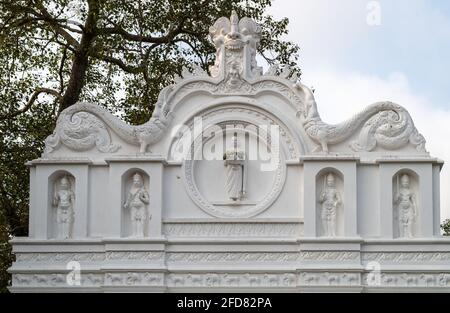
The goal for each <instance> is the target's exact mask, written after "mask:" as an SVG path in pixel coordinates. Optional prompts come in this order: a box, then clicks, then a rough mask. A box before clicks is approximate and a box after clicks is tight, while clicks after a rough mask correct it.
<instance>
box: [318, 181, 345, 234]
mask: <svg viewBox="0 0 450 313" xmlns="http://www.w3.org/2000/svg"><path fill="white" fill-rule="evenodd" d="M319 203H321V204H322V212H321V218H322V227H323V234H324V236H325V237H336V216H337V209H338V206H339V205H340V204H341V203H342V199H341V195H340V193H339V191H338V190H337V188H336V182H335V178H334V175H333V174H332V173H329V174H328V175H327V176H326V178H325V181H324V188H323V190H322V193H321V194H320V197H319Z"/></svg>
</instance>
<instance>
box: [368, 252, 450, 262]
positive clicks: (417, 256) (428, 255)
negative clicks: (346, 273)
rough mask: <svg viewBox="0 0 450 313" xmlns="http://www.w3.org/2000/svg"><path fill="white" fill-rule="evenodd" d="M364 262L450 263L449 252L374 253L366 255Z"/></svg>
mask: <svg viewBox="0 0 450 313" xmlns="http://www.w3.org/2000/svg"><path fill="white" fill-rule="evenodd" d="M362 260H363V262H370V261H377V262H387V263H421V262H425V263H431V262H433V263H437V262H444V263H445V262H450V253H449V252H420V253H418V252H373V253H367V252H366V253H364V254H363V256H362Z"/></svg>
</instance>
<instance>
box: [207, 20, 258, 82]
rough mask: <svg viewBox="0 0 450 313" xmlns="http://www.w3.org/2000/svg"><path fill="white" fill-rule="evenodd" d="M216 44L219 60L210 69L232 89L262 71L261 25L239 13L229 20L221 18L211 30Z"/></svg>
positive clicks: (210, 32)
mask: <svg viewBox="0 0 450 313" xmlns="http://www.w3.org/2000/svg"><path fill="white" fill-rule="evenodd" d="M209 34H210V36H211V40H212V42H213V44H214V46H215V47H216V61H215V63H214V65H213V66H212V67H211V68H210V72H211V75H212V76H213V77H218V76H222V77H224V78H225V79H226V81H227V85H229V86H230V88H238V87H239V84H240V83H241V80H242V78H245V79H250V78H253V77H256V76H260V75H261V74H262V68H261V67H258V66H257V64H256V50H257V47H258V44H259V41H260V38H261V27H260V26H259V25H258V24H257V23H255V22H254V21H253V20H251V19H249V18H247V17H244V18H242V19H240V20H239V18H238V16H237V14H236V12H234V11H233V12H232V14H231V17H230V19H228V18H226V17H221V18H219V19H218V20H217V21H216V22H215V23H214V25H213V26H212V27H210V29H209Z"/></svg>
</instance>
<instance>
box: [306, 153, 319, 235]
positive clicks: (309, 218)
mask: <svg viewBox="0 0 450 313" xmlns="http://www.w3.org/2000/svg"><path fill="white" fill-rule="evenodd" d="M316 173H317V168H316V166H314V164H312V163H309V162H305V163H304V168H303V186H304V190H303V201H304V202H303V212H304V235H305V237H317V236H318V231H317V225H318V222H317V214H316V184H315V177H316ZM312 182H314V183H312Z"/></svg>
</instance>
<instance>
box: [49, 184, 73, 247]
mask: <svg viewBox="0 0 450 313" xmlns="http://www.w3.org/2000/svg"><path fill="white" fill-rule="evenodd" d="M74 202H75V194H74V192H73V191H72V188H71V186H70V181H69V178H68V177H67V176H63V177H62V178H61V179H60V181H59V188H58V187H57V184H55V193H54V195H53V206H54V207H55V208H56V226H57V227H56V238H58V239H68V238H70V231H71V228H72V224H73V205H74Z"/></svg>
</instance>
